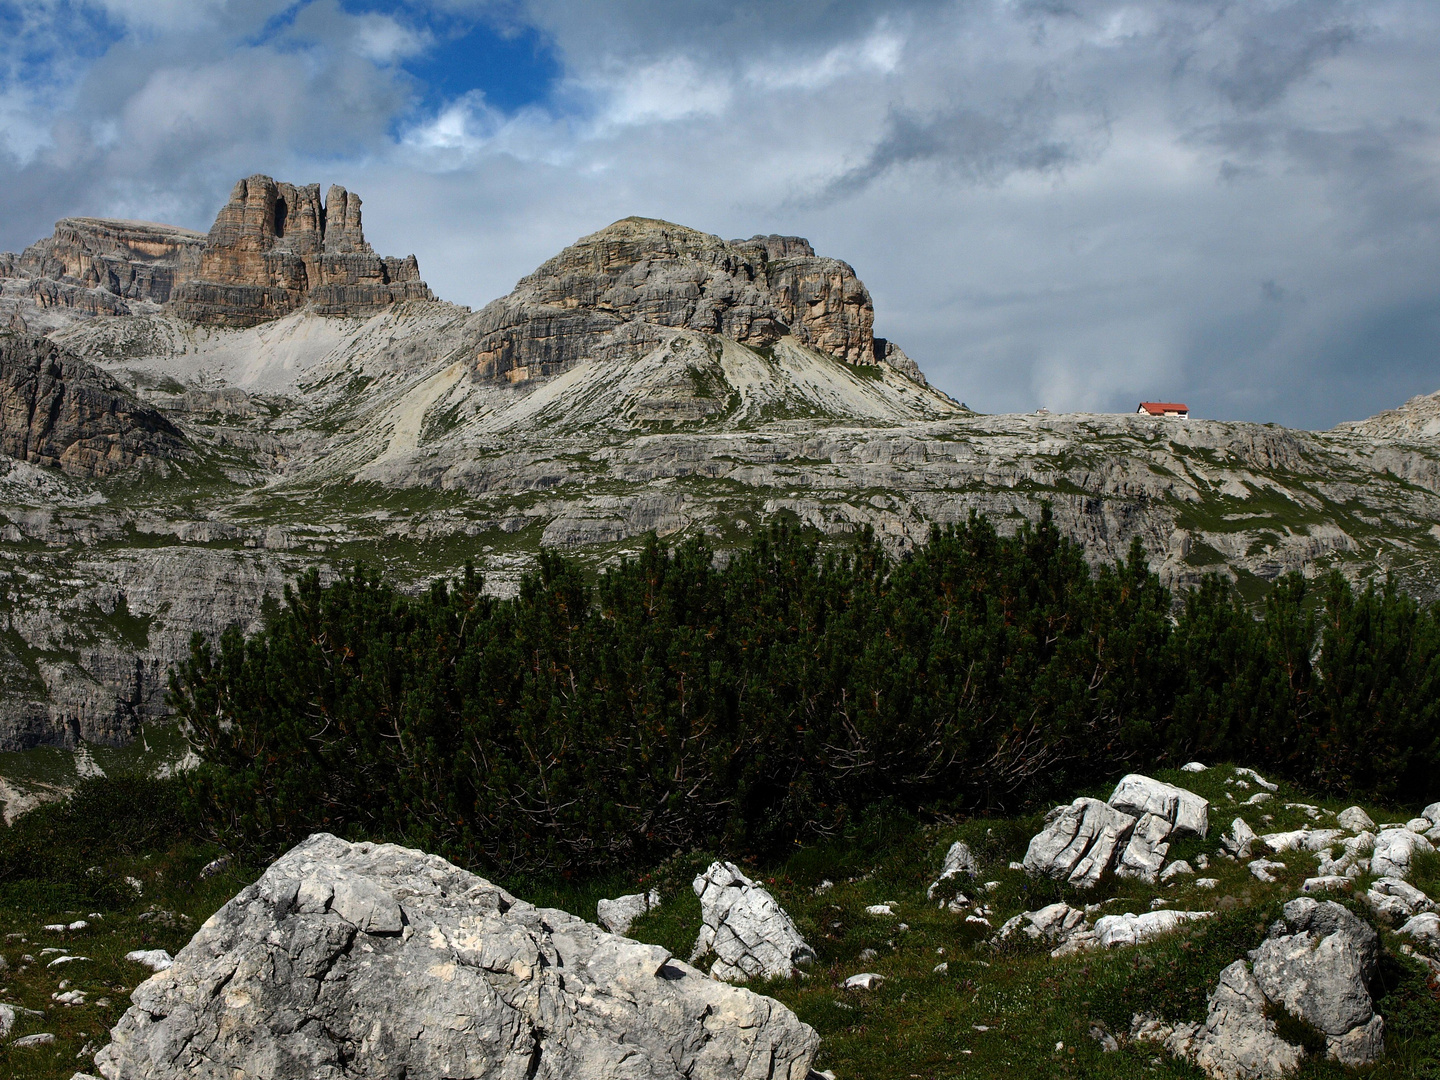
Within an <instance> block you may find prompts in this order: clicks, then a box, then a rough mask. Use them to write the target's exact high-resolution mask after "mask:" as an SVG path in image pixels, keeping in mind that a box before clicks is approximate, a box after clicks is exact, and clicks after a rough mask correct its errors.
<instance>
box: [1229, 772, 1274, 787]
mask: <svg viewBox="0 0 1440 1080" xmlns="http://www.w3.org/2000/svg"><path fill="white" fill-rule="evenodd" d="M1235 775H1236V776H1248V777H1249V778H1250V779H1251V780H1254V781H1255V783H1256V785H1258V786H1259V787H1262V788H1264V789H1265V790H1266V791H1269V792H1276V791H1279V790H1280V785H1279V784H1272V783H1270V781H1269V780H1266V779H1265V778H1264V777H1263V776H1261V775H1260V774H1259V773H1258V772H1256V771H1255V770H1254V769H1240V768H1237V769H1236V770H1235Z"/></svg>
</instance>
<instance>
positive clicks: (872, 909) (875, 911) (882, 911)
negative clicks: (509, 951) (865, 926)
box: [865, 904, 895, 915]
mask: <svg viewBox="0 0 1440 1080" xmlns="http://www.w3.org/2000/svg"><path fill="white" fill-rule="evenodd" d="M865 914H866V915H894V914H895V912H894V910H893V909H892V908H891V907H890V905H889V904H871V905H869V906H868V907H867V908H866V909H865Z"/></svg>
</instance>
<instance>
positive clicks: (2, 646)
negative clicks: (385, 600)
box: [0, 177, 1440, 872]
mask: <svg viewBox="0 0 1440 1080" xmlns="http://www.w3.org/2000/svg"><path fill="white" fill-rule="evenodd" d="M875 325H876V323H875V311H874V306H873V303H872V300H871V297H870V295H869V292H868V291H867V290H866V288H865V286H864V285H863V283H862V282H861V281H860V279H859V277H858V275H857V274H856V272H855V270H854V269H853V268H852V267H850V266H849V265H848V264H846V263H844V262H841V261H839V260H836V259H831V258H824V257H821V256H818V255H817V254H816V253H815V252H814V249H813V248H812V247H811V245H810V244H809V243H808V242H807V241H805V240H803V239H800V238H798V237H782V236H757V237H753V238H751V239H749V240H730V241H726V240H722V239H721V238H719V237H716V236H711V235H709V234H706V233H702V232H699V231H696V230H693V229H688V228H684V227H682V226H679V225H673V224H670V223H667V222H661V221H654V220H650V219H645V218H627V219H625V220H623V221H619V222H616V223H615V224H613V225H611V226H609V227H608V228H605V229H602V230H600V231H599V232H597V233H594V234H592V235H591V236H587V237H584V238H582V239H581V240H579V241H577V242H576V243H575V244H574V245H572V246H571V247H569V248H566V249H565V250H564V251H563V252H561V253H560V254H558V255H557V256H555V257H554V258H553V259H551V260H549V261H548V262H546V263H545V264H544V265H543V266H541V267H540V268H538V269H537V270H536V271H535V272H534V273H533V274H531V275H529V276H528V277H526V278H524V279H523V280H522V281H520V282H519V283H518V284H517V286H516V287H515V289H514V290H513V291H512V292H511V293H510V294H509V295H508V296H505V297H502V298H500V299H498V300H496V301H494V302H492V303H491V304H489V305H487V306H486V307H485V308H483V309H481V310H479V311H471V310H470V309H468V308H465V307H461V306H458V305H455V304H450V303H446V302H444V301H441V300H437V299H434V298H433V297H432V295H431V293H430V291H429V289H428V288H427V287H426V286H425V284H424V282H423V281H422V280H421V278H420V271H419V268H418V265H417V263H416V261H415V259H414V257H413V256H412V257H409V258H406V259H393V258H383V257H381V256H378V255H376V254H375V253H374V251H373V250H372V249H371V248H370V246H369V245H368V243H366V241H365V239H364V235H363V231H362V228H361V218H360V200H359V198H358V197H357V196H355V195H354V194H353V193H350V192H347V191H345V189H343V188H339V187H332V188H330V189H329V191H328V193H327V195H326V197H325V198H324V199H323V200H322V199H321V197H320V188H319V186H318V185H309V186H294V185H290V184H285V183H279V182H276V181H274V180H272V179H271V178H269V177H250V178H247V179H246V180H243V181H241V182H240V183H239V184H237V185H236V187H235V189H234V192H233V193H232V195H231V197H230V199H229V201H228V202H227V203H226V205H225V206H224V207H222V208H221V209H220V211H219V214H218V216H217V218H216V221H215V224H214V226H213V227H212V229H211V230H210V232H209V233H208V234H202V233H197V232H191V231H188V230H184V229H178V228H172V227H170V226H164V225H154V224H146V223H137V222H121V221H108V220H102V219H96V218H68V219H65V220H64V221H61V222H59V223H57V226H56V230H55V233H54V235H53V236H52V237H50V238H48V239H45V240H42V241H40V242H38V243H36V244H34V245H32V246H31V247H30V248H28V249H27V250H26V251H25V252H23V253H21V254H19V255H10V254H6V255H0V328H6V329H0V394H3V398H0V441H3V447H0V448H3V451H4V453H3V456H0V618H3V624H0V750H16V749H23V748H26V747H32V746H37V745H51V746H68V747H74V746H77V745H79V744H82V743H92V744H108V745H119V744H123V743H126V742H127V741H129V740H131V739H133V738H134V737H135V736H136V734H137V732H139V731H140V726H141V725H142V724H143V723H144V722H147V721H151V720H158V719H161V718H163V716H164V715H165V705H164V691H165V683H166V671H167V669H168V668H169V667H170V665H172V664H173V663H174V662H175V661H176V660H177V659H179V658H180V657H181V656H182V655H183V653H184V651H185V649H186V648H187V646H188V641H189V639H190V636H191V634H192V633H193V632H195V631H200V632H202V633H205V634H207V635H215V634H218V632H219V631H220V630H222V629H223V628H224V627H226V626H227V625H231V624H238V625H240V626H241V627H244V628H246V629H254V628H256V627H258V626H259V625H260V622H261V620H262V618H263V614H264V611H265V605H266V604H267V603H273V602H275V598H276V597H278V595H279V593H280V592H281V589H282V587H283V585H284V583H285V582H286V581H287V580H289V579H291V578H293V576H294V575H295V574H296V573H298V572H299V571H300V570H302V569H304V568H306V567H309V566H315V565H318V566H320V567H321V570H322V573H327V574H328V573H333V572H334V571H335V569H336V568H338V567H340V566H342V565H345V564H348V563H349V562H350V561H352V560H355V559H363V560H364V561H366V562H367V563H370V564H371V565H378V566H379V567H381V568H382V569H383V570H384V571H385V573H386V574H387V575H388V576H389V577H391V578H392V579H393V580H395V581H396V582H397V583H399V584H401V585H402V586H405V587H414V588H420V587H423V586H424V585H425V584H426V583H428V582H430V581H432V580H434V579H435V578H437V577H444V576H450V575H453V574H455V573H457V572H458V570H459V569H460V567H462V566H463V564H464V563H465V562H466V560H473V561H474V562H475V564H476V566H477V568H478V569H480V570H482V571H483V572H484V574H485V575H486V582H487V587H488V588H489V589H491V590H493V591H496V592H506V591H508V590H511V589H513V588H514V587H515V584H516V582H517V580H518V577H519V575H520V574H521V573H523V572H524V570H525V569H526V568H527V567H528V566H530V565H531V564H532V563H533V560H534V557H535V553H536V552H537V551H538V550H539V549H540V548H541V547H542V546H549V547H557V548H563V549H565V550H567V551H570V552H573V553H575V554H576V555H577V556H579V557H581V558H583V559H585V560H586V561H587V562H589V563H590V564H592V565H595V566H602V565H604V564H606V563H607V562H609V561H612V560H614V559H616V558H618V557H621V556H623V555H624V554H625V553H627V552H630V551H633V550H634V549H635V548H636V547H637V546H638V545H639V544H640V543H641V542H642V540H643V537H644V536H645V534H647V533H649V532H651V531H653V532H656V533H658V534H660V535H661V536H665V537H671V538H678V537H681V536H687V535H695V534H703V535H705V536H707V537H708V538H709V540H710V542H711V543H712V544H713V545H714V546H715V547H716V548H717V549H720V550H722V551H723V550H724V549H725V548H727V547H732V546H734V545H738V544H743V543H746V542H747V540H748V538H749V537H751V536H753V535H754V534H755V532H756V530H757V529H760V528H763V527H765V525H766V524H767V522H770V521H774V520H777V519H784V520H789V521H792V522H794V523H797V524H799V525H801V526H803V527H806V528H809V529H813V530H815V531H816V532H817V533H818V534H822V535H825V536H829V537H837V538H838V537H842V536H844V535H847V534H851V533H854V532H856V531H857V530H860V529H862V528H866V527H868V528H871V529H873V530H874V531H875V533H876V534H877V535H878V536H879V537H880V538H881V539H882V541H883V542H884V543H886V544H887V545H889V546H890V547H891V548H892V549H894V550H897V551H903V550H905V549H906V548H908V547H910V546H912V545H914V544H916V543H918V542H921V541H923V540H924V538H925V537H926V536H927V535H928V532H929V530H930V528H931V527H932V526H933V525H945V524H947V523H951V522H957V521H961V520H964V519H965V518H966V517H967V515H969V514H970V513H971V512H972V511H979V512H981V513H984V514H987V515H989V516H990V517H991V518H992V520H994V521H995V522H996V523H997V525H998V526H999V527H1000V528H1002V529H1006V530H1008V529H1013V528H1015V527H1017V526H1018V524H1019V523H1020V522H1021V521H1024V520H1033V519H1035V518H1036V517H1038V515H1039V513H1040V510H1041V507H1042V505H1043V504H1044V503H1046V502H1049V503H1050V504H1051V505H1052V506H1053V510H1054V515H1055V518H1056V521H1057V522H1058V524H1059V525H1060V527H1061V528H1063V529H1064V530H1065V531H1066V532H1067V533H1069V534H1070V535H1071V536H1073V537H1075V538H1076V539H1077V540H1079V541H1080V542H1082V543H1083V544H1084V545H1085V549H1086V552H1087V555H1088V557H1089V558H1090V559H1092V560H1094V561H1096V562H1100V561H1108V560H1113V559H1115V558H1116V557H1118V556H1120V555H1122V554H1124V553H1125V551H1126V550H1127V548H1128V547H1129V544H1130V542H1131V539H1132V538H1134V537H1139V539H1140V541H1141V543H1142V544H1143V545H1144V548H1145V551H1146V553H1147V554H1148V556H1149V558H1150V560H1151V565H1152V566H1153V567H1154V568H1155V569H1156V570H1157V571H1158V572H1159V573H1160V574H1161V575H1162V577H1163V578H1164V580H1166V581H1167V582H1168V583H1170V584H1172V585H1185V584H1188V583H1192V582H1195V581H1197V580H1199V579H1200V578H1201V577H1202V576H1203V575H1205V574H1209V573H1217V572H1218V573H1222V574H1225V575H1228V576H1230V577H1231V578H1232V579H1234V580H1235V581H1236V582H1237V584H1238V586H1239V588H1240V590H1241V592H1242V594H1244V595H1248V596H1251V597H1256V596H1259V595H1261V594H1262V593H1263V591H1264V588H1265V586H1266V583H1267V582H1269V581H1272V580H1274V579H1275V578H1276V577H1277V576H1279V575H1280V574H1283V573H1285V572H1287V571H1293V570H1298V571H1302V572H1304V573H1306V574H1310V575H1314V574H1317V573H1321V572H1324V571H1326V570H1328V569H1329V568H1332V567H1339V568H1340V569H1342V570H1344V571H1345V572H1347V573H1349V574H1352V575H1356V576H1359V575H1361V574H1369V573H1380V574H1384V573H1390V574H1392V575H1394V576H1395V577H1396V579H1397V580H1398V581H1400V582H1401V583H1402V584H1403V585H1404V587H1406V588H1407V589H1409V590H1411V591H1412V592H1414V593H1416V594H1417V595H1420V596H1422V597H1425V598H1427V599H1429V598H1435V597H1437V596H1440V442H1437V437H1440V396H1436V397H1428V398H1417V399H1415V400H1413V401H1411V402H1409V403H1407V404H1406V405H1404V406H1403V407H1401V408H1399V409H1397V410H1394V411H1392V412H1389V413H1384V414H1381V415H1380V416H1378V417H1374V418H1372V419H1370V420H1364V421H1358V422H1355V423H1350V424H1345V425H1341V426H1340V427H1338V428H1336V429H1334V430H1331V431H1325V432H1308V431H1295V430H1288V429H1285V428H1280V427H1276V426H1274V425H1261V424H1252V423H1231V422H1221V421H1207V420H1200V419H1192V420H1189V421H1179V420H1164V419H1151V418H1147V417H1141V416H1131V415H1100V414H1064V415H1050V414H1037V415H1031V414H1024V415H1020V414H1016V415H1002V416H984V415H980V414H977V413H975V412H973V411H971V410H970V409H968V408H966V407H965V406H963V405H962V404H960V403H959V402H956V401H955V400H953V399H951V398H950V397H948V396H947V395H945V394H944V393H942V392H940V391H939V390H937V389H935V388H934V387H932V386H930V385H929V384H928V383H927V381H926V379H925V377H924V376H923V375H922V374H921V371H920V368H919V367H918V366H917V365H916V364H915V362H914V361H912V360H911V359H910V358H909V357H907V356H906V355H905V353H904V352H903V351H902V350H901V349H900V348H899V347H898V346H896V345H895V344H894V343H893V342H890V341H887V340H884V339H882V338H878V337H876V336H875ZM1143 391H1144V388H1139V387H1137V397H1139V396H1140V395H1141V394H1142V393H1143ZM267 597H268V598H269V599H268V600H267ZM0 771H3V770H0ZM1162 842H1163V841H1159V840H1157V841H1154V843H1155V844H1159V843H1162ZM1139 854H1143V853H1139ZM1141 861H1142V863H1143V862H1144V860H1141ZM1140 869H1141V872H1148V871H1147V868H1146V867H1145V866H1143V865H1142V866H1141V868H1140Z"/></svg>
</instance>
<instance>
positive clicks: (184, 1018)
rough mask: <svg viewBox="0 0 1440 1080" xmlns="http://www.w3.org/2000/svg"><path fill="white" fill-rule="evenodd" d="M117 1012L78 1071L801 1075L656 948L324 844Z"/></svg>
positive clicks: (232, 1075)
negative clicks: (102, 1041) (90, 1063)
mask: <svg viewBox="0 0 1440 1080" xmlns="http://www.w3.org/2000/svg"><path fill="white" fill-rule="evenodd" d="M131 1001H132V1002H133V1003H134V1007H133V1008H131V1009H130V1010H129V1011H128V1012H126V1013H125V1015H124V1016H123V1017H122V1018H121V1019H120V1022H119V1023H118V1024H116V1026H115V1027H114V1029H113V1030H112V1031H111V1042H110V1044H109V1045H108V1046H106V1047H105V1048H104V1049H102V1050H101V1051H100V1053H99V1054H97V1055H96V1058H95V1060H96V1064H97V1066H98V1067H99V1070H100V1073H101V1075H102V1076H104V1077H105V1078H106V1080H182V1078H183V1080H274V1078H277V1077H306V1078H308V1080H340V1078H342V1077H344V1078H346V1080H395V1078H397V1077H407V1078H409V1080H440V1078H442V1077H477V1078H478V1077H497V1078H500V1077H516V1078H519V1077H530V1078H535V1080H558V1078H560V1077H579V1076H587V1077H588V1076H595V1077H600V1076H624V1077H627V1078H630V1077H633V1078H636V1080H658V1078H666V1080H681V1078H682V1077H683V1078H699V1077H706V1078H709V1080H722V1078H723V1080H729V1078H731V1077H745V1078H748V1080H762V1078H763V1080H768V1078H772V1077H774V1078H784V1080H804V1077H805V1076H806V1074H807V1072H808V1071H809V1068H810V1064H811V1062H812V1060H813V1058H814V1055H815V1051H816V1048H817V1046H818V1043H819V1040H818V1038H817V1036H816V1034H815V1032H814V1031H813V1030H812V1029H811V1028H809V1027H808V1026H806V1025H805V1024H802V1023H801V1022H800V1021H799V1020H798V1019H796V1017H795V1015H794V1014H793V1013H791V1012H790V1010H788V1009H786V1008H785V1007H784V1006H782V1005H780V1004H779V1003H778V1002H776V1001H773V1000H771V999H769V998H766V997H762V996H761V995H759V994H754V993H751V992H750V991H748V990H744V989H741V988H738V987H732V986H726V985H724V984H722V983H719V982H716V981H715V980H713V979H709V978H706V977H705V975H704V974H703V973H702V972H700V971H697V970H696V969H695V968H693V967H691V966H690V965H688V964H686V963H683V962H682V961H679V960H677V959H675V958H674V957H673V956H671V955H670V954H669V953H668V952H666V950H664V949H662V948H660V947H659V946H655V945H642V944H640V943H639V942H635V941H631V940H629V939H627V938H623V937H618V936H616V935H614V934H609V933H606V932H605V931H603V930H601V929H600V928H599V927H598V926H595V925H593V924H591V923H587V922H585V921H583V920H582V919H579V918H576V917H575V916H573V915H569V914H566V913H565V912H563V911H557V910H554V909H550V908H537V907H535V906H533V905H531V904H527V903H525V902H524V901H522V900H519V899H517V898H516V897H514V896H512V895H511V894H510V893H508V892H506V891H505V890H504V889H501V888H498V887H497V886H495V885H492V884H491V883H490V882H488V881H486V880H484V879H483V878H479V877H476V876H475V875H474V874H471V873H468V872H467V871H464V870H461V869H460V868H458V867H456V866H453V865H451V864H450V863H448V862H446V861H445V860H444V859H441V858H439V857H438V856H434V855H426V854H424V853H423V852H420V851H414V850H411V849H408V848H402V847H396V846H394V845H390V844H383V845H376V844H349V843H346V842H345V841H343V840H340V839H337V838H336V837H334V836H329V835H325V834H320V835H316V836H312V837H311V838H310V839H309V840H306V841H305V842H304V843H302V844H300V845H298V846H297V847H295V848H293V849H292V850H291V851H289V852H288V853H286V854H285V855H284V856H282V857H281V858H280V859H279V860H278V861H277V862H275V863H274V864H273V865H272V866H271V867H270V868H269V869H268V870H266V871H265V873H264V875H262V876H261V878H260V880H259V881H257V882H256V883H255V884H254V885H250V886H248V887H247V888H245V889H243V890H242V891H241V892H240V893H239V894H238V895H236V896H235V898H234V899H232V900H231V901H230V902H229V903H228V904H226V905H225V906H224V907H223V908H221V909H220V911H218V912H217V913H216V914H215V915H213V916H212V917H211V918H210V919H209V920H208V921H207V922H206V923H205V925H204V926H202V927H201V928H200V930H199V932H198V933H196V935H195V936H194V938H193V939H192V940H191V941H190V943H189V944H188V945H186V946H185V948H183V949H182V950H180V953H179V954H178V955H177V956H176V957H175V962H174V964H173V965H172V966H171V967H170V968H168V969H167V970H165V971H162V972H160V973H159V974H156V975H154V976H152V977H151V978H150V979H148V980H147V981H146V982H144V983H141V984H140V985H139V986H138V987H136V989H135V991H134V993H133V994H132V995H131ZM618 1047H623V1048H624V1057H623V1062H624V1065H623V1069H622V1068H620V1066H619V1061H620V1060H621V1058H619V1057H617V1048H618Z"/></svg>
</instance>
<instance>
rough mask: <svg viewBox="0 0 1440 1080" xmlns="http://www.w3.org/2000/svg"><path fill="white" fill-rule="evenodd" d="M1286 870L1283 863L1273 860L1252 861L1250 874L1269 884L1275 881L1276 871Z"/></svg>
mask: <svg viewBox="0 0 1440 1080" xmlns="http://www.w3.org/2000/svg"><path fill="white" fill-rule="evenodd" d="M1284 869H1285V864H1284V863H1283V862H1275V861H1273V860H1271V859H1252V860H1251V861H1250V873H1252V874H1254V875H1255V876H1256V877H1257V878H1259V879H1260V880H1261V881H1263V882H1266V883H1267V884H1269V883H1271V882H1273V881H1275V874H1274V871H1276V870H1284Z"/></svg>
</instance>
